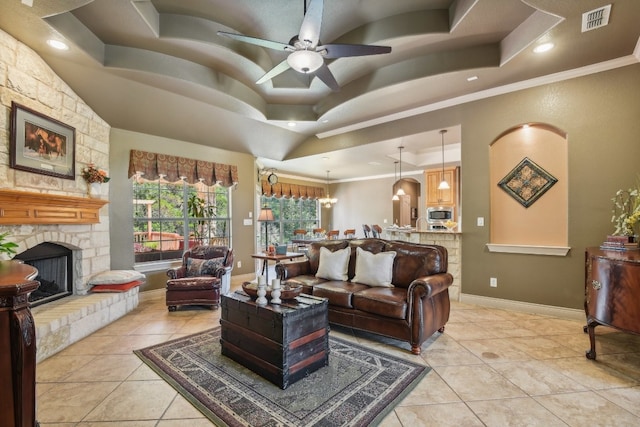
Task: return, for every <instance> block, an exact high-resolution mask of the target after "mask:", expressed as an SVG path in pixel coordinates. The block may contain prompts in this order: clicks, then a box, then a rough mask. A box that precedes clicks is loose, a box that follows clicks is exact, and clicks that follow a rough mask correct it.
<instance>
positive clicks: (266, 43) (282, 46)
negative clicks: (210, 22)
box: [218, 31, 295, 51]
mask: <svg viewBox="0 0 640 427" xmlns="http://www.w3.org/2000/svg"><path fill="white" fill-rule="evenodd" d="M218 35H219V36H224V37H229V38H230V39H234V40H238V41H241V42H245V43H251V44H255V45H257V46H262V47H266V48H269V49H274V50H281V51H282V50H288V51H293V50H295V49H293V47H292V46H289V45H288V44H286V43H280V42H274V41H271V40H264V39H259V38H256V37H249V36H243V35H242V34H234V33H227V32H225V31H218Z"/></svg>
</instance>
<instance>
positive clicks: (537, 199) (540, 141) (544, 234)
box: [487, 123, 569, 255]
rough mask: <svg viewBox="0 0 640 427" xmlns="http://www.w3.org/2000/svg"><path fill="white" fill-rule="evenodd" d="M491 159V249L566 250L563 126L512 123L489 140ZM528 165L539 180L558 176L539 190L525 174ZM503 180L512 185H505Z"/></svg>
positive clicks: (562, 252) (566, 182)
mask: <svg viewBox="0 0 640 427" xmlns="http://www.w3.org/2000/svg"><path fill="white" fill-rule="evenodd" d="M489 161H490V165H489V170H490V173H489V177H490V180H491V185H490V188H491V190H490V191H491V194H490V200H491V217H490V233H489V234H490V243H489V244H488V245H487V246H488V247H489V250H490V251H492V252H515V253H532V254H540V255H566V253H567V252H568V250H569V248H568V240H569V239H568V185H569V180H568V176H569V172H568V140H567V134H566V132H564V131H562V130H561V129H558V128H557V127H555V126H552V125H549V124H546V123H527V124H521V125H518V126H514V127H512V128H510V129H508V130H506V131H505V132H503V133H501V134H500V135H499V136H498V137H497V138H496V139H495V140H494V141H493V142H492V143H491V144H490V146H489ZM523 162H524V165H523ZM532 170H533V171H534V176H535V177H536V180H537V182H538V183H540V182H542V183H545V182H547V183H548V182H550V181H553V180H554V179H556V180H557V181H555V183H553V185H550V186H549V187H548V188H547V189H546V191H540V190H538V186H536V185H535V184H533V182H534V180H529V179H528V178H530V172H532ZM501 181H502V182H503V183H504V185H503V186H501V185H500V183H501ZM507 183H509V184H511V185H508V187H509V189H508V190H507V191H505V189H503V187H507ZM532 195H533V196H532Z"/></svg>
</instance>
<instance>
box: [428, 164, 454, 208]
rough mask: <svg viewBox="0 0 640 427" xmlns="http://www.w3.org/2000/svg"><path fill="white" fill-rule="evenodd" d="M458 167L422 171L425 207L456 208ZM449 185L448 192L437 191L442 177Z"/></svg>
mask: <svg viewBox="0 0 640 427" xmlns="http://www.w3.org/2000/svg"><path fill="white" fill-rule="evenodd" d="M459 169H460V168H459V167H452V168H445V169H444V175H443V172H442V169H429V170H426V171H424V173H425V183H426V187H427V197H426V201H427V207H431V206H454V207H455V206H456V205H457V204H458V176H459ZM443 176H444V179H445V180H446V181H447V182H448V183H449V189H448V190H438V185H440V182H441V181H442V177H443Z"/></svg>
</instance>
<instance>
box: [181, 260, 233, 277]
mask: <svg viewBox="0 0 640 427" xmlns="http://www.w3.org/2000/svg"><path fill="white" fill-rule="evenodd" d="M223 266H224V257H221V258H211V259H197V258H189V259H187V277H198V276H213V275H215V272H216V270H217V269H218V268H220V267H223Z"/></svg>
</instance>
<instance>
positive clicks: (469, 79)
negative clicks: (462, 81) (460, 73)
mask: <svg viewBox="0 0 640 427" xmlns="http://www.w3.org/2000/svg"><path fill="white" fill-rule="evenodd" d="M474 80H478V76H471V77H467V81H468V82H472V81H474Z"/></svg>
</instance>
